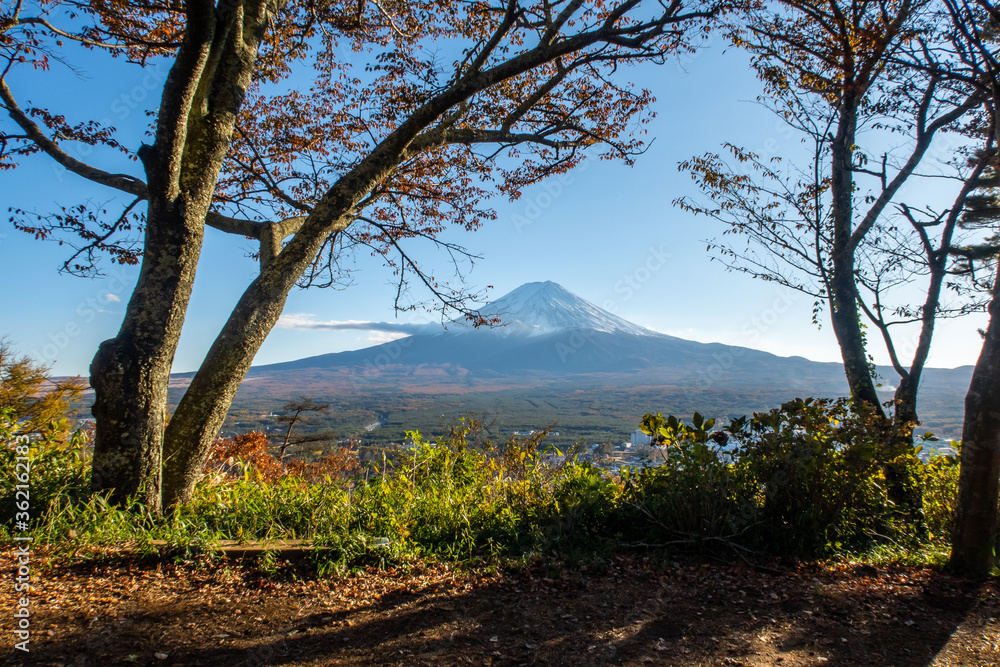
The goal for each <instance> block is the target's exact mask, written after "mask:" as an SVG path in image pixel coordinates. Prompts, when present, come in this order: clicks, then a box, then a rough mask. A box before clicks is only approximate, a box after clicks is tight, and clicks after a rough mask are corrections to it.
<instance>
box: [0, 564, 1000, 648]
mask: <svg viewBox="0 0 1000 667" xmlns="http://www.w3.org/2000/svg"><path fill="white" fill-rule="evenodd" d="M0 563H2V566H3V568H4V570H5V571H7V572H11V571H13V569H14V564H13V560H12V559H11V558H10V556H9V555H5V556H4V557H3V558H0ZM35 568H36V570H37V572H36V573H35V575H34V576H35V579H34V580H33V581H34V591H33V594H32V597H31V631H32V635H31V641H30V649H31V651H30V653H27V654H25V653H23V652H21V651H16V650H14V649H13V648H12V646H13V642H14V640H13V639H11V638H12V636H13V634H12V622H13V618H12V612H11V611H9V610H13V608H14V602H13V600H12V597H13V586H12V583H11V580H10V579H9V578H8V580H7V582H6V583H5V584H4V588H3V591H2V592H3V595H2V596H0V599H2V603H3V609H4V610H5V612H4V613H3V616H2V620H0V627H2V630H3V636H4V637H5V643H4V646H3V647H2V649H0V650H2V652H0V662H2V663H3V664H11V665H21V664H27V665H64V666H69V665H74V666H76V667H82V666H85V665H98V666H104V665H119V664H139V665H164V666H178V667H179V666H181V665H184V666H188V665H220V666H224V667H238V666H242V665H246V666H249V665H253V666H259V667H263V666H265V665H295V666H299V665H302V666H305V665H310V666H312V665H469V664H471V665H573V666H576V665H581V666H585V665H685V666H687V665H691V666H694V665H747V666H757V665H781V666H782V667H784V666H798V665H827V666H833V665H885V666H888V665H894V666H895V667H904V666H908V665H913V666H917V665H921V666H924V665H935V666H937V665H991V666H992V665H998V664H1000V582H998V581H996V580H993V581H990V582H988V583H986V584H981V585H976V584H970V583H966V582H963V581H961V580H958V579H953V578H950V577H947V576H945V575H942V574H940V573H937V572H934V571H932V570H927V569H910V568H887V569H883V568H879V569H876V568H873V567H871V566H867V565H851V564H834V565H830V564H827V565H820V564H810V565H801V566H795V567H781V568H772V567H765V568H758V567H749V566H735V565H727V564H722V563H719V564H694V565H691V564H686V565H677V564H669V565H656V566H653V565H650V564H649V563H648V562H646V561H645V560H643V559H642V558H639V557H635V558H617V559H614V560H612V561H610V562H608V563H603V564H598V565H597V566H595V565H594V564H591V566H590V567H589V568H588V567H585V566H583V567H581V566H576V567H557V566H554V565H548V566H539V567H538V568H536V569H529V570H527V571H524V572H516V573H496V572H493V571H490V570H487V569H479V570H476V569H473V570H468V569H464V570H459V569H455V568H453V567H449V566H446V565H433V566H428V565H420V566H410V567H401V568H396V569H394V570H389V571H383V572H376V571H371V572H367V573H365V574H361V575H358V576H351V577H340V578H328V579H320V580H316V579H315V578H314V577H312V578H306V579H305V580H302V579H299V580H296V579H297V578H296V577H295V576H294V572H295V570H294V569H291V571H289V570H286V571H284V572H282V573H280V574H279V575H276V576H270V577H269V576H265V575H262V574H261V573H260V572H258V571H257V570H256V569H254V568H253V567H251V566H249V565H240V564H239V563H225V562H223V563H222V564H221V565H220V564H218V563H216V564H215V565H211V566H206V565H205V564H201V565H198V564H182V565H174V564H170V563H159V564H156V563H152V562H146V561H124V562H120V563H114V564H112V563H103V564H96V565H95V564H84V565H73V566H65V565H64V566H57V567H53V566H43V565H42V564H40V563H36V564H35Z"/></svg>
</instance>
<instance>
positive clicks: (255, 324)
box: [163, 207, 349, 507]
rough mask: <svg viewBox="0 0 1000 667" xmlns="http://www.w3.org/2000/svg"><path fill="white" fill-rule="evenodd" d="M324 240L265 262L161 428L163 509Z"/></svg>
mask: <svg viewBox="0 0 1000 667" xmlns="http://www.w3.org/2000/svg"><path fill="white" fill-rule="evenodd" d="M347 208H349V207H347ZM346 224H347V223H346V222H345V223H342V225H343V226H346ZM324 238H326V235H325V234H324V235H320V236H319V237H318V238H317V239H316V240H315V241H314V242H312V243H308V244H305V243H303V244H298V245H297V247H294V248H293V247H292V246H291V245H290V246H289V247H288V248H286V249H285V251H283V252H282V253H281V255H280V256H279V257H278V258H275V259H272V260H270V261H268V262H267V265H266V267H265V268H264V269H262V271H261V274H260V276H259V277H258V278H257V279H256V280H254V281H253V282H252V283H251V284H250V286H249V287H248V288H247V290H246V291H245V292H244V293H243V296H242V297H241V298H240V301H239V303H238V304H237V305H236V308H235V309H233V312H232V314H231V315H230V316H229V319H228V320H227V321H226V324H225V326H224V327H223V328H222V331H221V332H220V333H219V336H218V337H217V338H216V339H215V342H214V343H213V344H212V347H211V349H209V351H208V355H207V356H206V357H205V361H204V362H203V363H202V365H201V367H200V368H199V369H198V372H197V373H196V374H195V376H194V378H193V379H192V380H191V384H190V385H189V386H188V388H187V391H185V392H184V398H182V399H181V402H180V403H179V404H178V406H177V409H176V410H175V411H174V415H173V417H172V418H171V420H170V424H169V425H168V426H167V431H166V436H165V439H164V448H163V451H164V457H163V502H164V505H165V506H166V507H173V506H175V505H179V504H184V503H186V502H188V501H189V500H190V499H191V495H192V494H193V492H194V487H195V485H196V484H197V483H198V480H199V479H200V478H201V474H202V471H203V469H204V467H205V461H207V460H208V456H209V454H210V453H211V449H212V443H213V442H214V441H215V437H216V435H217V434H218V432H219V429H220V428H221V427H222V423H223V422H224V421H225V419H226V414H227V413H228V412H229V406H230V405H231V404H232V402H233V398H234V397H235V396H236V391H237V390H238V389H239V387H240V384H241V383H242V382H243V378H244V377H246V374H247V371H248V370H249V369H250V364H251V363H253V359H254V356H255V355H256V354H257V351H258V350H260V346H261V345H263V344H264V340H265V339H266V338H267V336H268V334H270V332H271V329H273V328H274V325H275V324H277V322H278V318H279V317H281V311H282V309H283V308H284V306H285V300H286V298H287V297H288V293H289V291H291V289H292V287H294V285H295V281H296V280H297V279H298V277H299V276H300V275H301V274H302V271H304V270H305V268H306V267H307V266H308V265H309V263H310V262H311V261H312V260H313V258H314V257H315V256H316V253H317V252H319V249H320V247H321V245H322V240H323V239H324ZM286 251H291V252H286Z"/></svg>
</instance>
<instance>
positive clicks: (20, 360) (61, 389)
mask: <svg viewBox="0 0 1000 667" xmlns="http://www.w3.org/2000/svg"><path fill="white" fill-rule="evenodd" d="M50 373H51V368H50V367H49V366H46V365H45V364H41V363H38V362H37V361H35V360H34V359H32V358H31V357H29V356H27V355H18V353H17V351H16V350H15V349H14V346H13V344H12V343H11V342H10V340H9V339H7V338H0V411H4V410H10V411H12V412H13V415H14V419H15V420H16V421H17V422H18V423H19V429H18V430H19V432H20V433H21V434H22V435H30V434H33V433H41V432H43V431H47V430H48V429H49V427H50V426H51V424H53V423H54V422H62V421H63V420H65V419H66V417H68V416H69V415H71V414H72V405H73V403H74V402H75V401H77V400H79V399H80V398H81V396H82V395H83V392H84V390H85V389H86V385H85V384H84V382H83V380H82V379H81V378H78V377H77V378H65V379H60V380H57V379H53V378H51V377H50ZM67 426H68V425H67ZM58 432H59V433H60V434H61V435H63V436H68V435H69V433H70V430H69V428H68V427H67V428H61V429H59V431H58Z"/></svg>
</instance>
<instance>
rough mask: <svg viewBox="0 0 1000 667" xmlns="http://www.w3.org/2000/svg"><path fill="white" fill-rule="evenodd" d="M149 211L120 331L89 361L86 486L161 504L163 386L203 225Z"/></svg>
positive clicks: (118, 500) (154, 505)
mask: <svg viewBox="0 0 1000 667" xmlns="http://www.w3.org/2000/svg"><path fill="white" fill-rule="evenodd" d="M164 217H167V216H166V215H162V214H159V213H157V212H151V215H150V217H149V224H148V226H147V228H146V229H147V233H146V250H145V252H144V254H143V262H142V270H141V271H140V274H139V282H138V284H137V286H136V289H135V291H134V292H133V293H132V298H131V299H130V300H129V305H128V310H127V312H126V315H125V321H124V322H123V324H122V327H121V330H120V331H119V333H118V336H117V338H113V339H111V340H108V341H105V342H104V343H102V344H101V346H100V348H99V349H98V351H97V355H96V356H95V357H94V361H93V363H92V364H91V366H90V383H91V386H92V387H93V388H94V394H95V398H94V406H93V408H92V412H93V414H94V417H95V419H96V424H95V433H94V456H93V463H92V473H91V488H92V489H93V490H94V491H98V492H101V491H109V490H110V492H111V495H110V499H111V501H112V502H116V503H122V502H124V501H125V500H126V499H127V498H128V497H129V496H137V497H138V499H139V500H140V501H141V502H142V503H143V504H145V505H147V506H148V507H150V508H151V509H152V510H153V511H158V510H159V508H160V467H161V466H160V464H161V461H160V457H161V451H162V439H163V426H164V412H165V408H166V400H167V386H168V383H169V380H170V369H171V366H172V365H173V359H174V352H175V351H176V349H177V343H178V341H179V340H180V335H181V327H182V326H183V324H184V312H185V310H186V309H187V304H188V301H189V299H190V296H191V287H192V284H193V282H194V274H195V268H196V266H197V263H198V255H199V253H200V251H201V242H202V236H203V230H202V229H201V228H199V227H198V226H197V225H190V224H186V223H185V220H184V213H183V211H178V212H177V213H176V214H175V215H174V216H170V217H172V218H173V219H170V220H163V218H164Z"/></svg>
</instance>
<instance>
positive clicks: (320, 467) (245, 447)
mask: <svg viewBox="0 0 1000 667" xmlns="http://www.w3.org/2000/svg"><path fill="white" fill-rule="evenodd" d="M268 445H269V442H268V440H267V436H266V435H264V434H263V433H261V432H260V431H251V432H250V433H243V434H241V435H237V436H236V437H233V438H219V439H217V440H216V441H215V444H214V445H213V446H212V451H211V453H210V454H209V457H208V461H206V462H205V472H206V473H207V472H220V473H222V474H224V475H225V476H226V477H229V478H235V477H240V476H242V474H243V471H242V468H239V467H237V466H236V464H237V462H241V463H243V464H244V465H247V466H249V467H250V469H251V470H253V471H254V472H255V473H256V474H257V475H259V476H260V479H261V480H262V481H264V482H267V483H274V482H276V481H278V480H280V479H282V478H284V477H297V478H299V479H302V480H304V481H308V482H318V481H321V480H323V479H324V478H326V477H329V478H330V479H347V478H349V477H351V476H353V475H355V474H357V473H358V472H360V471H361V466H360V465H359V464H358V461H357V458H356V457H355V455H354V451H353V450H352V449H350V448H347V447H339V448H338V449H337V450H336V451H335V452H332V453H330V454H327V455H326V456H324V457H322V458H321V459H319V460H318V461H313V462H306V461H302V460H301V459H288V460H287V461H286V462H285V463H282V462H281V461H279V460H278V458H277V457H275V456H272V455H271V454H270V453H269V452H268V451H267V449H268Z"/></svg>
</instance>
